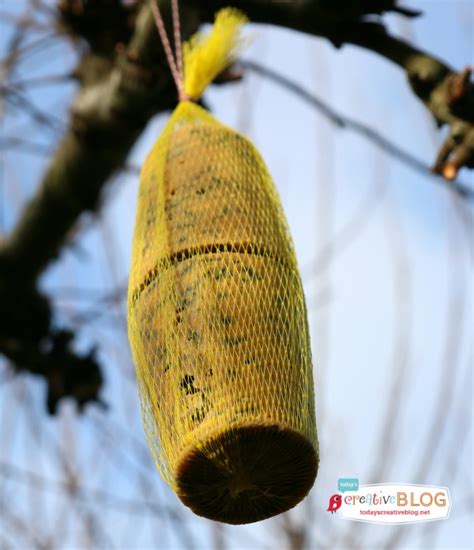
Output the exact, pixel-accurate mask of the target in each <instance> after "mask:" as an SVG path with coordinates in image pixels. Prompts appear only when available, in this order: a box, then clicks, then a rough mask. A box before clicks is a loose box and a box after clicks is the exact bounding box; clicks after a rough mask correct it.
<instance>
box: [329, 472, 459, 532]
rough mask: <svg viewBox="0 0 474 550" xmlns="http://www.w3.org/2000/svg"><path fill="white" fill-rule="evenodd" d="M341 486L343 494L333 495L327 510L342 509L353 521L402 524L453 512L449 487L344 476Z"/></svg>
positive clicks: (339, 483)
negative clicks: (361, 481)
mask: <svg viewBox="0 0 474 550" xmlns="http://www.w3.org/2000/svg"><path fill="white" fill-rule="evenodd" d="M338 489H339V495H332V496H331V498H330V500H329V506H328V510H327V511H328V512H336V511H338V512H339V515H340V516H341V517H342V518H343V519H348V520H353V521H365V522H370V523H383V524H387V525H398V524H401V523H417V522H422V521H435V520H441V519H447V518H448V517H449V513H450V511H451V498H450V494H449V489H448V488H447V487H439V486H434V485H416V484H410V483H378V484H373V485H359V481H358V480H357V479H352V478H341V479H339V481H338ZM341 493H342V494H341ZM337 496H339V497H340V498H339V499H337V498H336V497H337ZM337 503H339V505H338V506H337V507H336V505H337Z"/></svg>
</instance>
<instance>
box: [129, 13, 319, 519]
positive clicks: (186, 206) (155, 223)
mask: <svg viewBox="0 0 474 550" xmlns="http://www.w3.org/2000/svg"><path fill="white" fill-rule="evenodd" d="M155 15H157V16H158V17H157V18H158V22H159V24H160V27H161V28H160V30H161V35H162V40H163V39H164V40H165V49H167V50H168V52H170V48H169V44H168V47H167V48H166V37H165V35H164V28H163V25H162V22H161V20H160V18H159V12H157V11H156V9H155ZM244 22H245V18H244V16H243V15H242V14H241V13H240V12H237V11H236V10H233V9H224V10H222V11H220V12H219V14H218V15H217V18H216V22H215V25H214V27H213V29H212V31H211V34H210V35H209V36H208V37H206V38H204V37H203V36H201V35H198V36H197V37H196V38H194V39H192V40H191V42H190V43H189V44H187V45H185V47H184V75H185V77H184V82H183V80H182V75H181V74H180V69H179V67H180V62H179V54H178V62H174V59H173V57H172V56H171V58H170V59H169V61H170V65H171V67H172V70H173V62H174V71H173V73H174V74H175V79H176V81H177V85H178V89H179V90H180V97H181V101H180V103H179V105H178V107H177V108H176V110H175V112H174V113H173V115H172V116H171V118H170V120H169V122H168V124H167V126H166V128H165V130H164V131H163V133H162V135H161V136H160V138H159V139H158V141H157V142H156V144H155V145H154V147H153V149H152V150H151V152H150V154H149V156H148V158H147V159H146V161H145V164H144V166H143V170H142V173H141V178H140V192H139V199H138V210H137V217H136V226H135V233H134V240H133V252H132V267H131V274H130V283H129V297H128V327H129V339H130V343H131V347H132V351H133V356H134V360H135V364H136V371H137V378H138V383H139V391H140V397H141V403H142V412H143V419H144V425H145V431H146V434H147V437H148V442H149V446H150V448H151V451H152V453H153V457H154V459H155V462H156V464H157V466H158V469H159V470H160V472H161V474H162V476H163V477H164V479H165V480H166V481H167V482H168V483H169V485H170V486H171V487H172V488H173V489H174V491H175V492H176V493H177V495H178V496H179V498H180V499H181V500H182V502H183V503H184V504H186V505H187V506H189V507H190V508H191V509H192V510H193V511H194V512H195V513H196V514H199V515H201V516H204V517H207V518H210V519H213V520H218V521H223V522H227V523H232V524H239V523H249V522H253V521H258V520H262V519H265V518H268V517H271V516H273V515H275V514H278V513H281V512H284V511H286V510H288V509H289V508H291V507H293V506H295V505H296V504H297V503H298V502H299V501H300V500H301V499H303V498H304V496H305V495H306V494H307V493H308V491H309V489H310V488H311V486H312V484H313V482H314V479H315V476H316V472H317V466H318V444H317V436H316V425H315V413H314V393H313V377H312V364H311V351H310V345H309V335H308V325H307V320H306V307H305V301H304V296H303V290H302V285H301V279H300V276H299V273H298V268H297V262H296V256H295V252H294V248H293V244H292V241H291V237H290V233H289V230H288V226H287V223H286V221H285V216H284V213H283V210H282V207H281V204H280V200H279V198H278V194H277V192H276V189H275V186H274V183H273V181H272V179H271V177H270V175H269V173H268V170H267V168H266V166H265V164H264V162H263V160H262V158H261V157H260V155H259V153H258V151H257V150H256V149H255V147H254V146H253V145H252V143H251V142H250V141H249V140H248V139H247V138H245V137H244V136H242V135H241V134H239V133H237V132H235V131H233V130H232V129H230V128H227V127H225V126H223V125H222V124H221V123H219V122H218V121H217V120H216V119H215V118H214V117H213V116H211V115H210V114H209V113H208V112H206V111H205V110H204V109H202V108H201V107H199V106H198V105H196V104H195V103H194V101H195V100H196V99H198V98H199V97H200V96H201V94H202V92H203V91H204V88H205V87H206V86H207V85H208V84H209V83H210V82H211V81H212V80H213V79H214V78H215V76H216V75H217V74H218V73H219V72H221V71H222V70H223V69H224V68H225V67H226V66H228V65H229V64H230V63H231V62H233V61H234V59H235V56H236V53H237V51H238V48H239V45H240V43H241V40H240V34H239V32H240V27H241V25H242V24H243V23H244ZM163 36H164V38H163ZM178 50H179V48H178ZM168 57H170V56H169V55H168Z"/></svg>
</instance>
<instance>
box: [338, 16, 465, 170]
mask: <svg viewBox="0 0 474 550" xmlns="http://www.w3.org/2000/svg"><path fill="white" fill-rule="evenodd" d="M345 42H347V43H351V44H355V45H358V46H362V47H363V48H367V49H369V50H370V51H373V52H376V53H378V54H380V55H382V56H383V57H385V58H387V59H390V60H391V61H393V62H394V63H396V64H397V65H399V66H400V67H402V68H403V69H404V70H405V72H406V75H407V78H408V81H409V83H410V85H411V87H412V90H413V91H414V93H415V94H416V95H417V96H418V97H419V98H420V99H421V100H422V101H423V103H424V104H425V105H426V107H427V108H428V109H429V110H430V111H431V113H432V115H433V117H434V118H435V120H436V122H437V123H438V125H440V126H441V125H443V124H447V125H448V126H449V135H448V137H447V139H446V141H445V143H444V145H443V147H442V148H441V151H440V153H439V155H438V158H437V160H436V163H435V166H434V170H435V171H436V172H437V173H440V174H442V175H443V176H444V177H445V178H446V179H454V178H455V177H456V175H457V172H458V170H459V168H461V167H462V166H466V167H469V168H474V85H473V83H472V82H471V81H470V76H471V69H470V68H467V69H465V70H464V71H461V72H459V73H458V72H456V71H454V70H453V69H452V68H451V67H449V66H447V65H446V64H445V63H443V62H442V61H440V60H439V59H437V58H436V57H433V56H432V55H430V54H428V53H426V52H423V51H420V50H418V49H416V48H414V47H413V46H412V45H410V44H408V43H407V42H404V41H403V40H400V39H398V38H395V37H393V36H390V35H389V34H387V33H386V32H385V29H384V28H383V27H381V26H380V25H370V24H361V25H360V26H359V28H356V29H355V32H352V33H349V34H348V36H347V37H346V39H345Z"/></svg>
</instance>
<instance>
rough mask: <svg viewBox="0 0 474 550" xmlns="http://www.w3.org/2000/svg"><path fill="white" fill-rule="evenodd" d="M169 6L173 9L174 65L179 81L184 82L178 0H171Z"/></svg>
mask: <svg viewBox="0 0 474 550" xmlns="http://www.w3.org/2000/svg"><path fill="white" fill-rule="evenodd" d="M171 8H172V10H173V31H174V48H175V52H176V65H177V69H178V73H179V75H180V77H181V82H184V71H183V47H182V44H181V26H180V22H179V7H178V0H172V3H171Z"/></svg>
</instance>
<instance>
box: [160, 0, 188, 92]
mask: <svg viewBox="0 0 474 550" xmlns="http://www.w3.org/2000/svg"><path fill="white" fill-rule="evenodd" d="M172 7H173V12H172V13H173V28H174V37H175V46H176V58H177V64H176V62H175V60H174V57H173V52H172V50H171V45H170V42H169V40H168V35H167V34H166V29H165V24H164V23H163V18H162V17H161V13H160V8H159V7H158V4H157V0H151V11H152V12H153V17H154V18H155V23H156V26H157V28H158V32H159V34H160V39H161V43H162V44H163V49H164V50H165V55H166V59H167V61H168V65H169V68H170V70H171V74H172V76H173V80H174V82H175V84H176V88H177V89H178V96H179V100H180V101H183V100H185V99H188V98H187V96H186V94H185V93H184V84H183V62H182V54H181V29H180V26H179V11H178V0H173V3H172Z"/></svg>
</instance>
